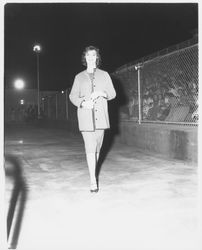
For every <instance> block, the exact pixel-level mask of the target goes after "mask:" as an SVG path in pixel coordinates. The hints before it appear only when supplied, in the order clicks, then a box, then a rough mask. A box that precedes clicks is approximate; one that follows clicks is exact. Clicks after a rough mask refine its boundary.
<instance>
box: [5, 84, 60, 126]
mask: <svg viewBox="0 0 202 250" xmlns="http://www.w3.org/2000/svg"><path fill="white" fill-rule="evenodd" d="M55 93H57V91H40V98H41V100H42V98H43V97H45V96H50V95H53V94H55ZM37 103H38V95H37V89H21V90H16V89H5V91H4V121H5V122H8V121H23V120H24V118H25V116H26V111H27V109H28V108H29V107H32V108H34V107H35V108H36V107H37ZM41 103H42V102H41Z"/></svg>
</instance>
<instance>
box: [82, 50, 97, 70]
mask: <svg viewBox="0 0 202 250" xmlns="http://www.w3.org/2000/svg"><path fill="white" fill-rule="evenodd" d="M89 50H95V51H96V54H97V60H96V66H97V67H99V66H100V65H101V56H100V51H99V49H98V48H97V47H95V46H88V47H86V48H85V49H84V51H83V53H82V56H81V63H82V65H84V66H87V63H86V53H87V52H88V51H89Z"/></svg>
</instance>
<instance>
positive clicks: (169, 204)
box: [5, 126, 199, 250]
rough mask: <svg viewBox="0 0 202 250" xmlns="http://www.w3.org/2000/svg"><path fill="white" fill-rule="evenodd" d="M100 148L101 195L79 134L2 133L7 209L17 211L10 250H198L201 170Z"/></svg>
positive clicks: (120, 148) (119, 147) (114, 147)
mask: <svg viewBox="0 0 202 250" xmlns="http://www.w3.org/2000/svg"><path fill="white" fill-rule="evenodd" d="M107 139H108V138H107ZM109 145H110V146H109ZM104 147H105V148H107V150H106V151H104V152H105V154H103V162H102V165H101V171H100V176H99V184H100V190H99V192H98V193H97V194H92V193H90V192H89V176H88V169H87V165H86V159H85V153H84V147H83V141H82V138H81V136H80V134H72V133H69V132H68V131H67V130H58V129H44V128H35V127H26V126H23V127H20V126H19V127H16V128H13V127H10V128H5V153H6V155H7V156H8V158H7V161H6V169H7V177H6V206H7V211H10V214H12V213H11V211H12V208H13V210H14V215H13V218H9V219H10V221H11V223H10V224H11V227H10V237H9V245H12V244H13V245H17V249H19V250H25V249H26V250H36V249H37V250H46V249H51V250H58V249H60V250H63V249H64V250H69V249H70V250H81V249H82V250H91V249H92V250H199V237H198V236H199V234H198V233H199V230H198V224H199V217H198V216H199V214H198V198H199V197H198V167H197V166H196V165H194V163H185V162H181V161H168V160H166V159H163V158H159V157H158V156H155V155H150V154H145V153H144V152H141V151H140V150H137V149H136V148H134V147H129V146H126V145H123V144H120V143H118V142H115V143H112V144H110V142H109V141H107V140H106V141H105V144H104ZM14 168H15V169H16V168H17V169H18V170H17V171H16V170H15V171H14ZM13 176H15V179H18V180H19V179H20V181H17V182H15V181H14V179H13ZM16 183H17V184H16ZM16 190H17V191H16ZM14 192H15V196H17V201H16V204H15V203H14V201H13V200H15V199H13V200H10V199H11V198H12V194H13V193H14ZM12 203H13V204H12ZM10 217H12V216H10Z"/></svg>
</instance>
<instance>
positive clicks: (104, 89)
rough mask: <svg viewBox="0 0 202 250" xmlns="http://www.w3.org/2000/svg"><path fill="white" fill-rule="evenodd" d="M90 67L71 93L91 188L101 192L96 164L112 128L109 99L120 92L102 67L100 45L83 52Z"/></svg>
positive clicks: (81, 75)
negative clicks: (117, 91) (82, 141)
mask: <svg viewBox="0 0 202 250" xmlns="http://www.w3.org/2000/svg"><path fill="white" fill-rule="evenodd" d="M82 63H83V65H84V66H85V67H86V69H85V70H84V71H82V72H80V73H79V74H77V75H76V76H75V79H74V83H73V86H72V89H71V92H70V95H69V98H70V100H71V102H72V103H73V104H74V105H75V106H77V117H78V125H79V130H80V131H81V134H82V137H83V140H84V145H85V152H86V159H87V164H88V169H89V174H90V191H91V192H98V184H97V178H96V165H97V162H98V159H99V155H100V149H101V147H102V143H103V138H104V131H105V129H109V128H110V124H109V114H108V103H107V101H109V100H112V99H113V98H115V96H116V92H115V89H114V86H113V83H112V80H111V78H110V76H109V74H108V73H107V72H106V71H104V70H101V69H99V66H100V63H101V57H100V53H99V49H98V48H96V47H94V46H89V47H86V48H85V50H84V52H83V54H82Z"/></svg>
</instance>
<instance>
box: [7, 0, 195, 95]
mask: <svg viewBox="0 0 202 250" xmlns="http://www.w3.org/2000/svg"><path fill="white" fill-rule="evenodd" d="M197 28H198V4H197V3H178V4H177V3H175V4H173V3H172V4H171V3H167V4H163V3H144V4H142V3H8V4H6V5H5V36H4V37H5V87H12V84H13V81H14V79H15V78H16V77H21V78H23V79H24V80H25V82H26V86H27V88H35V87H36V55H35V54H34V52H33V45H34V44H35V43H37V42H38V43H40V44H41V45H42V53H41V54H40V88H41V90H62V89H66V88H67V87H70V86H71V85H72V83H73V79H74V76H75V74H77V73H78V72H79V71H82V70H84V68H83V66H82V65H81V54H82V51H83V49H84V48H85V47H86V46H89V45H95V46H98V47H99V48H100V52H101V56H102V61H103V63H102V66H101V68H102V69H104V70H106V71H108V72H109V73H112V72H113V71H114V70H116V68H118V67H120V66H122V65H123V64H126V63H128V62H130V61H134V60H136V59H138V58H141V57H143V56H146V55H148V54H151V53H153V52H155V51H158V50H161V49H164V48H167V47H169V46H171V45H174V44H177V43H180V42H183V41H185V40H188V39H190V38H192V37H193V32H194V30H196V29H197Z"/></svg>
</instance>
